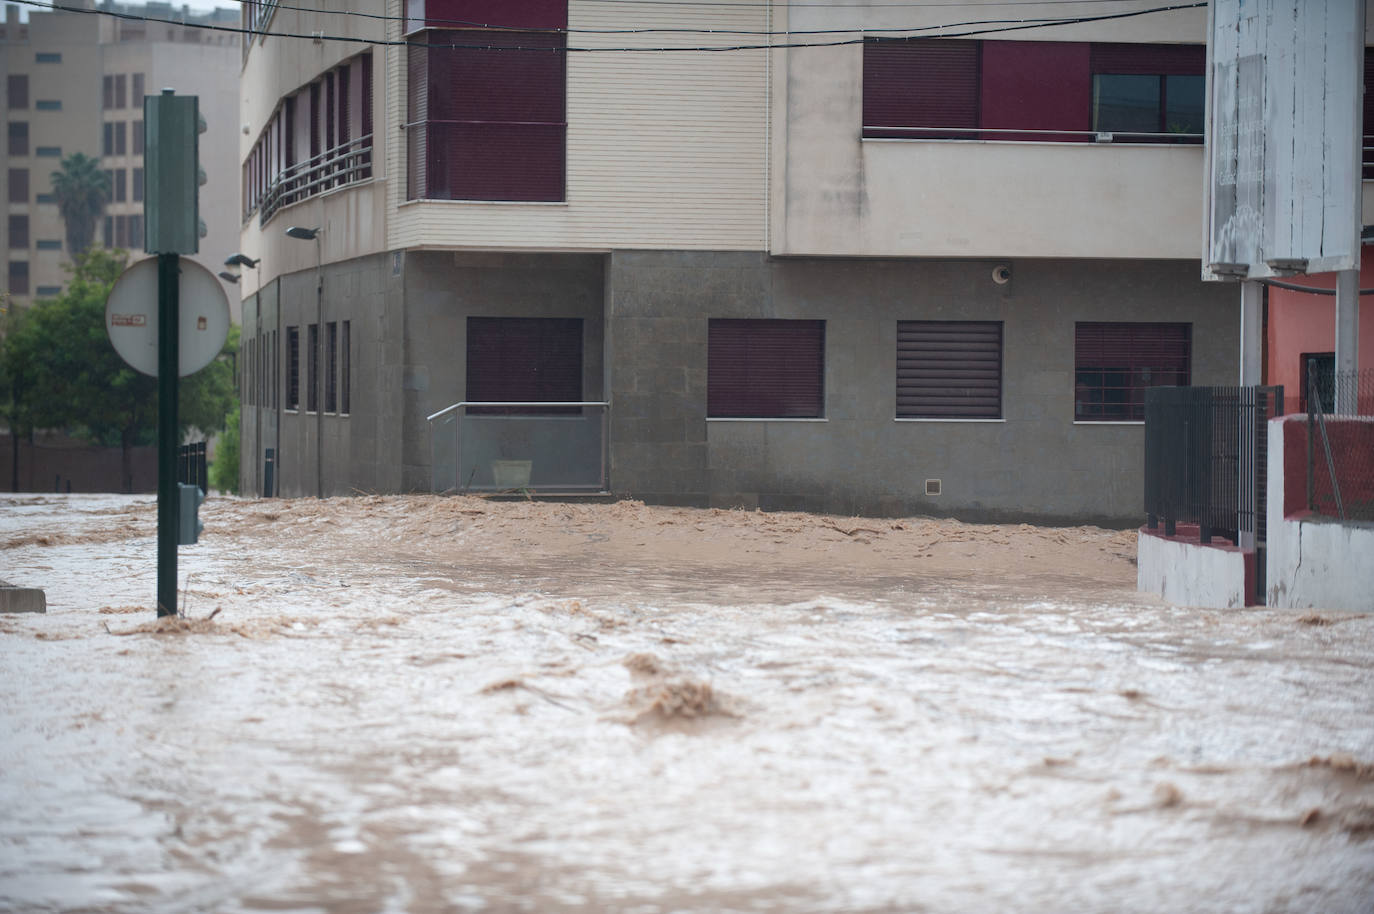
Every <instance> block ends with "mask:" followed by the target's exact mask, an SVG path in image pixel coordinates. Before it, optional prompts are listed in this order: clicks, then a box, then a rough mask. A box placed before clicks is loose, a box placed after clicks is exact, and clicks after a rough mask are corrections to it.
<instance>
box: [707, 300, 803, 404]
mask: <svg viewBox="0 0 1374 914" xmlns="http://www.w3.org/2000/svg"><path fill="white" fill-rule="evenodd" d="M707 335H708V340H707V359H706V414H707V415H708V416H711V417H714V418H819V417H821V416H823V415H824V410H825V321H798V320H767V319H763V320H760V319H743V320H735V319H712V320H711V321H710V324H709V326H708V331H707Z"/></svg>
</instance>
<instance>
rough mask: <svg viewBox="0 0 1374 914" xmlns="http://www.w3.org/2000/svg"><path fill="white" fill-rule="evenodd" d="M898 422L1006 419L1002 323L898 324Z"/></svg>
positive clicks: (943, 322)
mask: <svg viewBox="0 0 1374 914" xmlns="http://www.w3.org/2000/svg"><path fill="white" fill-rule="evenodd" d="M897 417H898V418H901V419H1000V418H1002V323H1001V322H1000V321H898V322H897Z"/></svg>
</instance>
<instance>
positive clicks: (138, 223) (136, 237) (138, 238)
mask: <svg viewBox="0 0 1374 914" xmlns="http://www.w3.org/2000/svg"><path fill="white" fill-rule="evenodd" d="M129 247H131V248H133V249H134V250H137V249H139V248H141V247H143V215H142V214H141V213H134V214H133V215H132V216H130V217H129Z"/></svg>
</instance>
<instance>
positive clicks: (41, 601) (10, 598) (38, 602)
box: [0, 581, 48, 613]
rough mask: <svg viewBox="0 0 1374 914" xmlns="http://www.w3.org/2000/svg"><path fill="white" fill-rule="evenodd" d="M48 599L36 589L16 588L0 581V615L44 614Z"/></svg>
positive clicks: (46, 609)
mask: <svg viewBox="0 0 1374 914" xmlns="http://www.w3.org/2000/svg"><path fill="white" fill-rule="evenodd" d="M47 611H48V598H47V596H46V595H45V594H44V593H43V591H41V590H39V589H38V588H37V587H16V586H14V585H13V584H11V583H9V582H8V581H0V613H46V612H47Z"/></svg>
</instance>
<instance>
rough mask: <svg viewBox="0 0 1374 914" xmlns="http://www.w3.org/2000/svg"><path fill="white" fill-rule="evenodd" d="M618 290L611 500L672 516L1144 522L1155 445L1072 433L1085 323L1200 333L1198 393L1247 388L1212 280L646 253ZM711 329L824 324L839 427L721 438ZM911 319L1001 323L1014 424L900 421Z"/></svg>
mask: <svg viewBox="0 0 1374 914" xmlns="http://www.w3.org/2000/svg"><path fill="white" fill-rule="evenodd" d="M998 263H1009V264H1010V265H1011V267H1012V271H1013V279H1012V281H1011V282H1010V283H1008V284H1006V285H997V284H995V283H994V282H993V281H992V277H991V274H992V268H993V267H994V266H995V265H996V264H998ZM609 276H610V280H609V290H608V306H607V322H608V334H607V336H608V341H609V342H608V349H607V363H608V365H609V366H610V378H611V381H610V390H611V397H612V401H613V402H612V427H611V442H612V445H611V484H612V487H613V488H614V489H615V491H617V492H626V493H630V494H634V495H636V496H637V497H642V498H645V499H649V500H654V501H664V502H674V503H689V504H707V503H709V504H715V505H720V506H735V505H740V506H745V507H754V506H758V507H762V508H765V509H787V508H793V509H806V510H818V511H827V512H834V513H843V514H850V513H868V514H905V513H936V514H958V515H961V516H965V517H970V518H1000V519H1016V518H1026V519H1042V520H1045V519H1048V520H1062V521H1097V522H1106V523H1115V524H1136V523H1138V522H1139V519H1140V516H1141V513H1142V510H1143V508H1142V504H1141V499H1142V494H1141V489H1142V481H1141V480H1142V475H1141V474H1142V470H1141V462H1142V449H1143V427H1142V426H1141V425H1138V424H1132V425H1104V424H1096V423H1094V424H1081V423H1075V422H1074V421H1073V364H1074V323H1075V322H1076V321H1187V322H1191V323H1192V324H1193V382H1194V383H1197V384H1226V383H1234V381H1235V378H1236V372H1237V365H1236V344H1235V339H1236V322H1237V298H1238V293H1237V292H1236V290H1235V289H1234V288H1233V287H1230V286H1220V285H1216V284H1210V285H1204V284H1203V283H1202V282H1200V281H1199V279H1198V267H1197V264H1196V263H1195V262H1188V261H1166V262H1161V261H1051V260H1026V261H995V260H986V261H983V260H977V261H918V260H903V261H883V260H812V259H808V260H770V259H768V258H767V257H765V256H764V255H761V254H736V253H724V254H720V253H717V254H698V253H683V252H633V253H616V254H614V255H613V256H612V259H611V265H610V268H609ZM711 317H726V318H730V317H774V318H805V319H817V318H819V319H824V320H825V321H826V322H827V323H826V378H825V381H826V398H825V419H824V421H821V422H815V421H785V420H760V421H708V420H707V419H706V357H707V353H706V336H707V321H708V320H709V318H711ZM899 320H1000V321H1002V322H1003V324H1004V326H1003V339H1004V342H1003V346H1004V354H1003V415H1004V419H1003V420H1002V421H1000V422H977V423H969V422H910V421H896V420H895V418H894V417H895V411H896V393H895V371H896V322H897V321H899ZM927 479H939V480H941V483H942V490H943V491H942V494H941V495H939V496H937V497H927V496H926V495H925V494H924V492H925V485H924V484H925V480H927Z"/></svg>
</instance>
